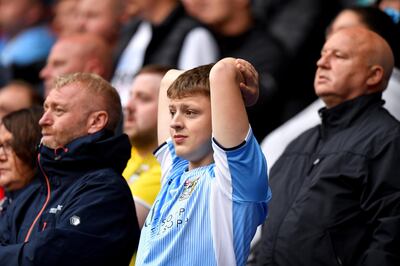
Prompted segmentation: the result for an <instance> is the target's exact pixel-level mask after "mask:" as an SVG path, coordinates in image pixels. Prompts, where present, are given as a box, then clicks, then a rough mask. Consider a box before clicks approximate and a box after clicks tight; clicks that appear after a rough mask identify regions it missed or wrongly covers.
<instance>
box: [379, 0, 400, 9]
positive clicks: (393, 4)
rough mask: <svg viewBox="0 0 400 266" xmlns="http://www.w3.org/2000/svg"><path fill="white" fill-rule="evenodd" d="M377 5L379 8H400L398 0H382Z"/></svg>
mask: <svg viewBox="0 0 400 266" xmlns="http://www.w3.org/2000/svg"><path fill="white" fill-rule="evenodd" d="M379 7H380V8H381V9H385V8H393V9H395V10H400V1H399V0H382V1H381V2H380V3H379Z"/></svg>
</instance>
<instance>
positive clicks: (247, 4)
mask: <svg viewBox="0 0 400 266" xmlns="http://www.w3.org/2000/svg"><path fill="white" fill-rule="evenodd" d="M183 3H184V6H185V8H186V9H187V10H188V12H189V13H190V14H191V15H193V16H194V17H196V18H198V19H199V20H200V21H201V22H203V23H204V24H206V25H208V26H209V27H210V28H211V29H212V30H213V32H214V34H215V36H216V39H217V41H218V45H219V48H220V52H221V56H222V57H228V56H231V57H237V58H243V59H246V60H248V61H249V62H251V63H252V64H253V65H254V67H255V68H256V69H257V71H258V72H259V73H260V98H259V101H258V102H257V104H256V105H255V106H253V107H251V108H248V115H249V120H250V124H251V126H252V130H253V132H254V134H255V136H256V137H257V139H258V140H259V141H260V140H262V139H263V137H264V136H265V135H266V134H267V133H268V132H270V131H271V130H272V129H274V128H275V127H277V126H278V125H279V124H281V122H282V121H281V115H282V112H283V110H282V106H283V100H284V95H283V94H282V92H283V90H282V88H281V82H282V78H283V77H284V76H285V75H284V74H285V73H286V71H285V69H286V67H287V66H286V65H287V64H288V61H287V56H286V51H285V47H283V45H282V44H281V43H280V42H279V41H278V40H277V39H276V38H274V36H272V35H271V34H269V33H268V32H267V31H266V30H265V29H264V25H263V24H262V23H261V22H260V21H259V20H257V19H255V17H254V16H253V13H252V10H251V1H250V0H244V1H243V0H223V1H220V0H184V1H183ZM285 78H286V76H285Z"/></svg>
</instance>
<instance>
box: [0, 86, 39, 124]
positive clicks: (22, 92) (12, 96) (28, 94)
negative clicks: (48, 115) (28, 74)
mask: <svg viewBox="0 0 400 266" xmlns="http://www.w3.org/2000/svg"><path fill="white" fill-rule="evenodd" d="M42 103H43V99H42V97H40V95H39V93H38V92H37V91H36V90H35V88H33V87H32V86H31V85H30V84H28V83H26V82H24V81H18V80H15V81H11V82H10V83H8V84H7V85H6V86H5V87H3V88H0V120H1V119H2V118H3V117H4V116H5V115H6V114H8V113H11V112H14V111H17V110H20V109H23V108H28V107H31V106H37V105H38V106H42Z"/></svg>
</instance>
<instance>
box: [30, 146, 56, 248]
mask: <svg viewBox="0 0 400 266" xmlns="http://www.w3.org/2000/svg"><path fill="white" fill-rule="evenodd" d="M38 164H39V167H40V170H41V172H42V173H43V176H44V179H45V181H46V188H47V196H46V200H45V202H44V204H43V206H42V208H41V209H40V211H39V213H38V214H37V215H36V217H35V219H34V220H33V222H32V224H31V226H30V227H29V230H28V233H27V234H26V237H25V240H24V242H25V243H26V242H28V241H29V237H30V236H31V233H32V230H33V228H34V227H35V224H36V223H37V221H38V220H39V218H40V216H41V215H42V213H43V211H44V210H45V209H46V206H47V204H48V203H49V200H50V192H51V189H50V181H49V178H48V177H47V175H46V173H45V172H44V170H43V168H42V165H41V164H40V154H38ZM43 230H44V228H43Z"/></svg>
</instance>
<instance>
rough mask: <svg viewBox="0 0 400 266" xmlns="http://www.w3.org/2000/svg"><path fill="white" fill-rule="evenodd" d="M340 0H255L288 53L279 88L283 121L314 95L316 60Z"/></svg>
mask: <svg viewBox="0 0 400 266" xmlns="http://www.w3.org/2000/svg"><path fill="white" fill-rule="evenodd" d="M347 1H349V0H347ZM343 2H344V0H342V1H337V0H335V1H321V0H254V1H253V4H254V9H253V10H254V12H255V13H256V14H257V16H258V17H259V18H260V19H261V20H263V22H264V25H265V29H266V30H267V32H268V33H269V34H271V35H272V36H274V37H275V38H277V39H278V40H279V41H280V43H281V44H282V45H283V47H284V48H285V50H286V51H287V52H288V55H289V56H290V61H289V62H288V63H286V64H287V66H288V69H287V72H285V76H284V79H283V84H282V86H281V89H282V90H284V91H283V92H282V94H283V95H285V96H284V103H283V104H284V106H283V108H284V113H283V115H282V119H281V121H282V122H283V121H286V120H287V119H289V118H290V117H292V116H293V115H295V114H297V113H298V112H299V111H300V110H302V109H303V108H304V107H306V106H307V105H308V104H309V103H311V102H312V101H313V100H315V99H316V96H315V94H314V93H313V89H312V88H313V75H314V73H315V62H316V61H317V60H318V58H319V55H320V54H319V51H320V50H321V47H322V45H323V43H324V41H325V29H326V27H327V26H328V25H329V23H330V22H331V21H332V19H333V18H334V16H335V15H336V14H337V13H338V12H339V10H340V9H341V8H342V5H343V4H344V3H343Z"/></svg>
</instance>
